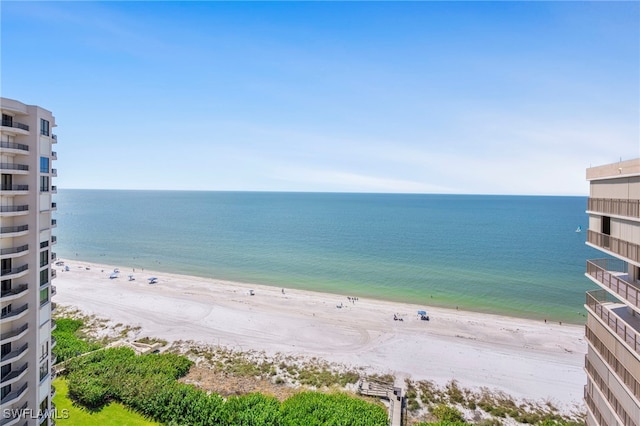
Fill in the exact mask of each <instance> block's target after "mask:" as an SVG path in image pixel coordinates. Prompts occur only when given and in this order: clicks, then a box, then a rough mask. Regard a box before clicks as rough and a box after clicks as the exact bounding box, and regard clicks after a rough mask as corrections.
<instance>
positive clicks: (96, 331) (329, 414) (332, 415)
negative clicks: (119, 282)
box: [52, 310, 584, 426]
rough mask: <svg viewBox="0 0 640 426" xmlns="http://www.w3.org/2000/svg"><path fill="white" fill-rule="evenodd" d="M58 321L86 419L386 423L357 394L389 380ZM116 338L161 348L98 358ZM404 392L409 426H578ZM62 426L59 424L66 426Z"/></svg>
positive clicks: (449, 389)
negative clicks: (107, 415) (118, 414)
mask: <svg viewBox="0 0 640 426" xmlns="http://www.w3.org/2000/svg"><path fill="white" fill-rule="evenodd" d="M61 311H62V312H63V314H64V315H68V316H66V317H62V316H61V315H60V314H58V318H57V328H56V329H55V330H54V331H53V333H52V334H53V335H54V337H56V339H57V340H58V345H56V347H54V349H53V351H54V353H55V354H56V355H57V356H58V361H59V363H58V367H60V366H62V367H63V368H58V369H59V370H60V371H63V372H64V374H65V375H66V378H65V379H64V381H63V383H64V388H63V389H64V390H65V392H64V395H68V398H71V400H72V401H73V402H74V404H76V405H75V407H76V408H79V409H82V410H85V411H87V412H90V413H99V412H102V411H103V410H106V409H107V407H112V405H113V407H116V409H117V407H121V408H122V407H126V408H123V409H124V410H125V411H126V412H127V413H128V414H131V415H135V416H139V419H142V421H144V419H152V420H154V421H157V422H160V423H163V424H201V425H206V424H215V425H266V426H268V425H278V426H284V425H302V424H305V425H324V424H335V425H339V424H344V425H362V426H377V425H380V426H382V425H386V424H387V422H388V420H387V413H386V409H385V408H384V406H383V405H382V404H381V403H380V402H379V401H377V400H375V399H368V398H364V397H361V396H359V395H357V394H356V393H355V390H356V388H357V386H356V383H357V382H358V381H359V380H360V379H361V378H367V379H368V380H375V381H378V382H387V383H393V380H394V377H393V376H392V375H389V374H383V375H380V374H368V373H367V372H366V371H364V370H363V369H354V368H350V367H347V366H344V365H336V364H331V363H328V362H326V361H324V360H321V359H318V358H315V357H314V358H304V357H302V356H299V357H295V356H290V355H282V354H276V355H275V356H267V355H266V354H265V353H263V352H255V351H236V350H232V349H229V348H225V347H221V346H215V345H206V344H202V343H196V342H192V341H187V342H184V341H182V342H173V343H172V344H171V345H168V343H167V342H165V341H159V340H157V339H154V338H148V337H147V338H138V337H139V336H138V334H139V328H136V327H130V326H126V325H123V324H111V323H109V322H108V321H105V320H101V319H97V318H95V317H86V316H83V315H82V314H81V313H80V312H77V311H65V310H61ZM123 337H124V338H125V340H129V341H134V340H135V341H137V342H140V343H147V344H157V343H159V344H161V345H164V348H163V351H162V352H163V353H161V354H148V355H136V354H135V352H134V351H133V350H132V349H129V348H104V347H105V346H106V345H107V344H108V343H112V342H113V341H116V340H121V339H122V338H123ZM100 348H103V349H101V350H98V349H100ZM60 362H62V364H60ZM56 382H58V380H57V381H56ZM404 388H405V391H406V397H407V409H408V410H407V414H408V415H407V418H408V423H407V424H408V425H415V426H424V425H462V424H477V425H484V426H493V425H502V424H517V423H520V424H536V425H544V426H553V425H580V424H584V418H583V416H584V414H583V413H581V412H580V410H579V409H576V410H575V412H574V413H571V414H570V415H566V414H564V415H561V414H560V410H558V409H557V408H556V407H554V406H553V405H552V404H550V403H546V404H544V403H543V404H540V403H533V402H529V401H516V400H514V399H513V398H510V397H509V396H508V395H505V394H503V393H500V392H495V391H490V390H489V389H480V390H475V391H473V390H470V389H465V388H462V387H460V386H459V385H458V383H457V382H456V381H451V382H449V383H448V384H447V385H446V386H444V387H443V386H438V385H436V384H435V383H433V382H430V381H426V380H422V381H412V380H410V379H407V380H406V381H405V386H404ZM67 389H68V392H67ZM59 398H60V397H59ZM114 404H115V405H114ZM59 408H60V407H59ZM109 409H114V408H109ZM66 421H67V419H61V420H60V422H59V423H60V424H62V425H65V424H74V423H67V422H66ZM127 424H137V423H135V422H133V421H132V422H131V423H127ZM140 424H148V423H140Z"/></svg>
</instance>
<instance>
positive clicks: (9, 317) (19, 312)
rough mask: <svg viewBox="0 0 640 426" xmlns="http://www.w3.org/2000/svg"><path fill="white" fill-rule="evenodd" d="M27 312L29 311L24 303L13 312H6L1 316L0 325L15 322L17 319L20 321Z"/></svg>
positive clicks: (27, 305)
mask: <svg viewBox="0 0 640 426" xmlns="http://www.w3.org/2000/svg"><path fill="white" fill-rule="evenodd" d="M28 310H29V304H28V303H25V304H24V305H22V306H21V307H19V308H18V309H16V310H13V311H11V312H7V313H5V314H3V315H2V316H0V324H6V323H9V322H10V321H15V320H17V319H20V318H22V317H23V316H25V315H26V314H27V311H28Z"/></svg>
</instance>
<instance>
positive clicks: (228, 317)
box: [53, 259, 586, 409]
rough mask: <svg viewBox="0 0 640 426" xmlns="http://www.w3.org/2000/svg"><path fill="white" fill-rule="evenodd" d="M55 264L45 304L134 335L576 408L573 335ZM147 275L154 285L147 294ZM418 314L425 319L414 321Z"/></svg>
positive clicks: (578, 353) (441, 312)
mask: <svg viewBox="0 0 640 426" xmlns="http://www.w3.org/2000/svg"><path fill="white" fill-rule="evenodd" d="M59 260H60V261H64V262H65V265H66V266H69V271H65V270H64V269H65V268H64V266H53V268H54V269H55V270H56V271H57V278H56V279H55V281H54V285H56V287H57V294H56V295H55V296H54V299H53V300H54V301H55V302H57V303H59V304H61V305H65V306H71V307H74V308H78V309H80V310H81V311H83V312H85V313H87V314H89V315H97V316H100V317H105V318H108V319H110V320H113V321H116V322H124V323H127V324H129V325H132V326H140V327H141V335H140V337H145V336H146V337H156V338H162V339H164V340H168V341H179V340H182V341H186V340H193V341H195V342H203V343H207V344H215V345H221V346H226V347H229V348H234V349H237V350H242V351H250V350H255V351H260V352H265V353H267V354H270V355H274V354H277V353H282V354H292V355H302V356H308V357H314V356H315V357H320V358H323V359H325V360H327V361H330V362H336V363H340V364H345V365H349V366H356V367H365V368H367V369H369V370H371V371H372V372H378V373H380V374H387V373H391V374H394V375H395V376H396V379H397V380H399V381H400V382H402V381H403V380H404V378H408V377H410V378H411V379H413V380H432V381H434V382H435V383H437V384H439V385H444V384H446V383H447V382H449V381H451V380H452V379H455V380H457V381H458V383H459V384H460V385H461V386H463V387H468V388H480V387H487V388H489V389H495V390H500V391H503V392H505V393H507V394H508V395H511V396H513V397H516V398H520V399H528V400H533V401H550V402H552V403H554V404H555V405H559V406H561V407H565V408H566V409H573V408H575V407H576V406H578V407H582V405H583V403H582V393H583V385H584V383H586V378H585V377H584V372H583V362H584V354H585V353H586V343H585V340H584V331H583V327H582V326H580V325H573V324H562V325H560V324H557V323H550V322H549V323H545V322H543V321H538V320H529V319H523V318H514V317H507V316H502V315H495V314H486V313H478V312H470V311H461V310H460V311H457V310H455V309H447V308H440V307H430V306H423V305H416V304H409V303H401V302H391V301H384V300H379V299H365V298H359V299H357V300H354V299H351V300H350V299H348V298H347V297H345V296H340V295H337V294H330V293H319V292H313V291H309V290H297V289H287V288H284V289H283V288H278V287H273V286H268V285H260V284H251V283H240V282H232V281H224V280H218V279H211V278H202V277H197V276H188V275H178V274H170V273H165V272H158V271H149V270H144V271H140V270H139V269H137V268H136V270H135V272H134V271H133V268H127V269H124V268H121V269H120V271H121V272H120V274H119V277H118V278H114V279H110V278H109V276H110V274H111V273H112V272H113V270H114V268H116V266H109V265H104V264H100V263H95V262H84V261H79V260H67V259H59ZM87 268H89V269H87ZM129 274H133V275H134V276H135V280H134V281H128V278H127V277H128V275H129ZM151 276H155V277H157V278H158V283H157V284H148V281H147V278H148V277H151ZM250 290H253V292H254V295H251V294H250ZM337 306H342V307H340V308H338V307H337ZM422 309H425V310H427V311H428V313H429V316H430V321H421V320H420V319H419V317H418V316H417V311H418V310H422ZM394 315H398V316H399V317H400V318H402V319H403V321H394V319H393V317H394Z"/></svg>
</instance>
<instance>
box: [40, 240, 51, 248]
mask: <svg viewBox="0 0 640 426" xmlns="http://www.w3.org/2000/svg"><path fill="white" fill-rule="evenodd" d="M45 247H49V241H43V242H41V243H40V248H45Z"/></svg>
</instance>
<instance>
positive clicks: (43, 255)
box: [40, 250, 49, 267]
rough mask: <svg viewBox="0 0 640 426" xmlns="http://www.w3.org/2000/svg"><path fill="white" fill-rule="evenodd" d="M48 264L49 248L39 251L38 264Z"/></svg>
mask: <svg viewBox="0 0 640 426" xmlns="http://www.w3.org/2000/svg"><path fill="white" fill-rule="evenodd" d="M48 264H49V250H45V251H41V252H40V266H41V267H42V266H45V265H48Z"/></svg>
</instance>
